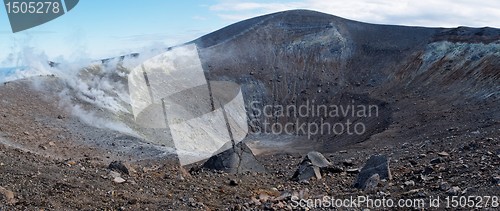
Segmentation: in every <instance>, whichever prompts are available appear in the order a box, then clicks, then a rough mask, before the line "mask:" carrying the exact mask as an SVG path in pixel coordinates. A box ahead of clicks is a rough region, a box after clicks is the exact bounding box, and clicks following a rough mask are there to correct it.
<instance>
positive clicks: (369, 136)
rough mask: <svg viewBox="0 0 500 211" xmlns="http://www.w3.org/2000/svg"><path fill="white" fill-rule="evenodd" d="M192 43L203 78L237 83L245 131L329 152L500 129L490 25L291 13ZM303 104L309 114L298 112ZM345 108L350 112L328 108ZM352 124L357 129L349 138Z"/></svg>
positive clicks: (496, 39)
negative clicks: (410, 23) (392, 22)
mask: <svg viewBox="0 0 500 211" xmlns="http://www.w3.org/2000/svg"><path fill="white" fill-rule="evenodd" d="M193 43H196V44H197V46H198V48H199V52H200V57H201V59H202V62H203V66H204V70H205V72H206V77H207V78H208V79H209V80H229V81H234V82H236V83H239V84H241V85H242V86H243V91H244V95H245V103H246V106H247V111H248V118H249V120H250V122H249V123H250V129H251V131H253V132H254V133H256V134H262V133H271V134H280V135H299V138H298V139H299V140H302V142H298V143H297V146H296V147H303V148H307V150H309V149H311V148H314V149H316V150H320V151H335V150H339V149H341V148H342V147H345V146H349V145H353V144H355V143H360V142H366V143H377V144H378V143H380V142H382V143H385V144H390V143H394V142H397V141H408V140H426V139H430V138H443V137H446V136H447V135H449V134H450V132H451V131H453V133H468V132H471V131H475V130H478V129H483V128H486V129H488V128H489V129H493V130H497V129H498V128H499V121H498V120H499V119H500V110H499V109H500V106H499V97H500V80H499V79H500V58H499V57H500V53H499V52H500V30H498V29H492V28H481V29H476V28H465V27H460V28H456V29H445V28H422V27H404V26H387V25H374V24H366V23H360V22H355V21H350V20H346V19H342V18H339V17H335V16H332V15H327V14H323V13H318V12H312V11H306V10H295V11H287V12H281V13H275V14H271V15H267V16H262V17H257V18H254V19H250V20H248V21H244V22H240V23H237V24H235V25H232V26H229V27H226V28H224V29H222V30H219V31H217V32H214V33H212V34H209V35H206V36H204V37H201V38H199V39H197V40H195V41H193ZM304 105H305V106H306V108H308V109H309V111H310V112H309V113H305V112H302V113H299V112H296V110H298V109H299V108H300V106H304ZM322 106H323V107H322ZM324 106H326V107H328V109H327V112H323V111H324V110H321V109H324V108H325V107H324ZM350 106H351V107H350ZM370 106H375V107H376V108H377V110H376V112H375V110H370V109H369V108H371V107H370ZM294 108H295V110H294ZM349 108H353V110H355V111H356V112H355V113H350V112H349V113H342V110H335V109H349ZM354 108H356V109H357V110H356V109H354ZM363 108H365V110H364V111H365V112H363V111H359V110H360V109H361V110H363ZM367 108H368V109H367ZM372 108H374V107H372ZM332 110H333V111H334V113H329V112H332ZM314 111H317V112H316V113H314ZM335 111H339V112H335ZM350 111H352V110H350ZM366 111H367V112H366ZM370 111H371V112H372V113H369V112H370ZM311 112H312V113H311ZM358 112H361V113H358ZM302 114H305V115H302ZM351 114H352V115H351ZM369 114H371V115H369ZM349 122H350V123H352V124H351V128H350V129H351V131H350V132H351V133H350V134H349V131H347V126H348V124H347V123H349ZM287 123H289V124H288V125H287ZM312 123H314V124H316V125H317V126H319V131H317V130H315V129H316V128H315V127H314V125H312V126H313V127H312V128H310V127H311V126H309V125H310V124H312ZM356 123H362V124H363V125H364V130H361V127H358V129H359V130H358V132H359V131H363V133H354V134H352V132H353V130H354V127H353V126H355V125H356ZM301 124H308V125H306V129H305V131H304V130H302V129H301V128H300V127H297V126H300V125H301ZM336 124H342V125H343V126H342V127H341V126H340V125H336ZM273 126H274V127H273ZM287 126H288V129H289V130H288V131H285V129H284V128H286V127H287ZM328 126H332V127H330V128H329V129H330V130H329V129H328ZM495 128H496V129H495ZM321 129H323V130H321ZM262 137H267V136H262ZM257 139H258V138H257ZM263 139H266V138H263Z"/></svg>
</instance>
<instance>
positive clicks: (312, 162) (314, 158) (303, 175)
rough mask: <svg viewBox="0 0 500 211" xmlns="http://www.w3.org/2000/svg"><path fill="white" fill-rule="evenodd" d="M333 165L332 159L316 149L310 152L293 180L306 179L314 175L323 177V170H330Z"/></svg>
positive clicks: (317, 177) (319, 177)
mask: <svg viewBox="0 0 500 211" xmlns="http://www.w3.org/2000/svg"><path fill="white" fill-rule="evenodd" d="M331 166H332V164H331V163H330V161H328V160H327V159H326V158H325V156H323V155H322V154H321V153H319V152H316V151H312V152H309V153H307V155H306V157H305V158H304V160H302V162H301V163H300V165H299V167H298V168H297V170H296V171H295V173H294V174H293V177H292V180H295V181H306V180H309V179H310V178H313V177H314V178H316V179H321V178H322V176H321V172H322V171H323V172H325V171H328V170H329V169H331Z"/></svg>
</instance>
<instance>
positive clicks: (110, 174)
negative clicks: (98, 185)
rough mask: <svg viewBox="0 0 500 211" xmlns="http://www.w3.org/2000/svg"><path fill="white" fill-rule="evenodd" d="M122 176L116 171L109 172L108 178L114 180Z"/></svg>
mask: <svg viewBox="0 0 500 211" xmlns="http://www.w3.org/2000/svg"><path fill="white" fill-rule="evenodd" d="M121 176H122V175H121V174H120V173H119V172H116V171H110V172H109V177H111V178H116V177H121Z"/></svg>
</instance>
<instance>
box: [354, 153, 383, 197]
mask: <svg viewBox="0 0 500 211" xmlns="http://www.w3.org/2000/svg"><path fill="white" fill-rule="evenodd" d="M375 174H378V176H379V179H380V180H382V179H389V180H390V179H392V176H391V171H390V169H389V160H388V158H387V156H385V155H373V156H371V157H370V159H368V161H366V164H365V166H363V168H362V169H361V171H360V172H359V174H358V177H357V179H356V182H355V183H354V187H355V188H358V189H363V190H365V189H367V185H369V184H368V183H369V182H370V181H371V180H370V178H372V176H373V175H375ZM369 186H370V185H369ZM370 188H373V187H370Z"/></svg>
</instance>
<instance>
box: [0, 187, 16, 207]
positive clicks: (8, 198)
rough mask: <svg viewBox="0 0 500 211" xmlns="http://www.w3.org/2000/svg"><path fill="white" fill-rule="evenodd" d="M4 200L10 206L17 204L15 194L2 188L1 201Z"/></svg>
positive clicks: (0, 190)
mask: <svg viewBox="0 0 500 211" xmlns="http://www.w3.org/2000/svg"><path fill="white" fill-rule="evenodd" d="M2 198H3V200H5V202H6V203H7V204H8V205H13V204H15V203H16V202H17V200H16V198H15V196H14V192H12V191H10V190H7V189H5V188H4V187H1V186H0V201H2Z"/></svg>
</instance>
